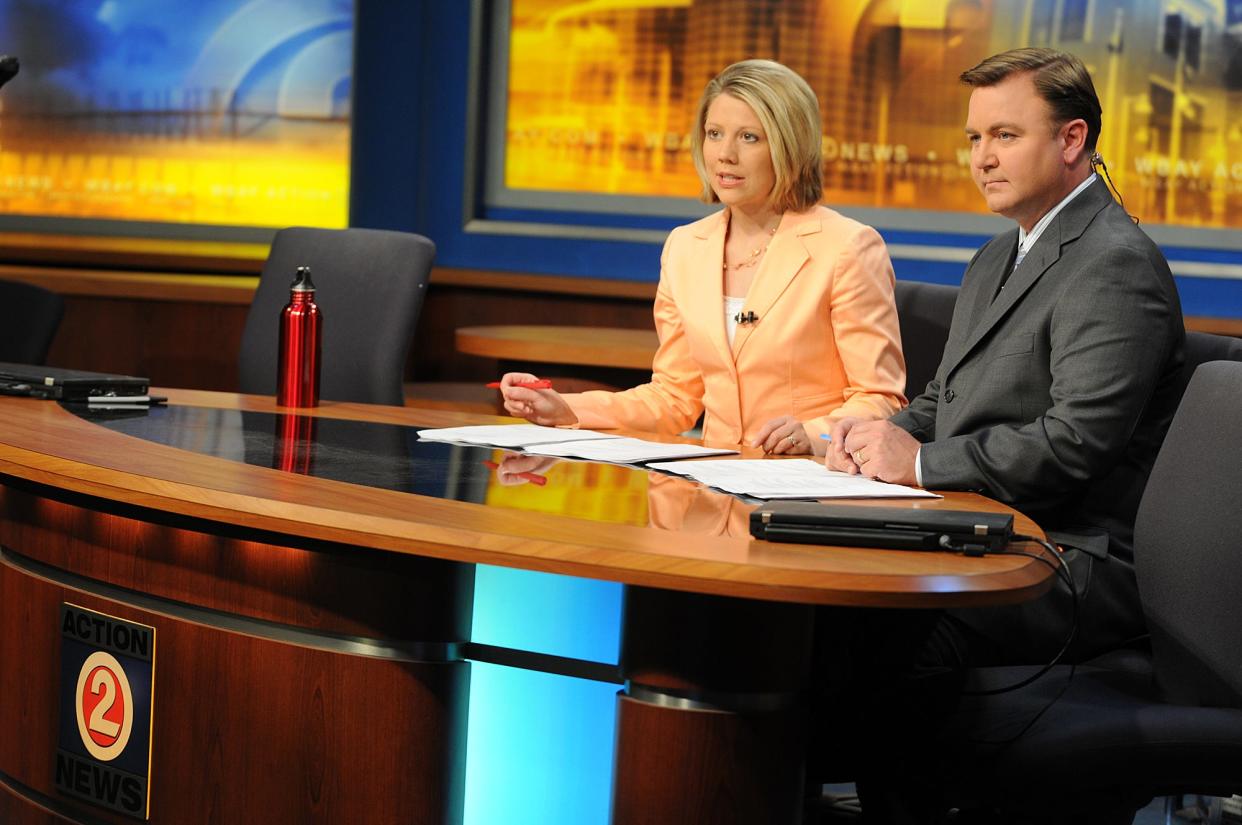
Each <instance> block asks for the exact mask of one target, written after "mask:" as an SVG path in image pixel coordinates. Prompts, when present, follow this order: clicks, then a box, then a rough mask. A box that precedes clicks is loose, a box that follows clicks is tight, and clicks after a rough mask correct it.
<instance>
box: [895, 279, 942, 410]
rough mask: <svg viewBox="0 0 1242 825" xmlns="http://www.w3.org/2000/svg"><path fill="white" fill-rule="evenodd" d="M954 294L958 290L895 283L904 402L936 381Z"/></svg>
mask: <svg viewBox="0 0 1242 825" xmlns="http://www.w3.org/2000/svg"><path fill="white" fill-rule="evenodd" d="M957 291H958V290H957V287H955V286H945V285H943V284H924V283H919V282H918V281H898V282H897V288H896V295H895V296H894V299H895V302H896V304H897V323H898V325H899V326H900V328H901V349H902V352H903V353H904V354H905V356H906V398H913V397H914V396H916V395H918V394H919V393H921V392H922V391H923V390H924V389H925V388H926V387H927V382H928V381H930V380H932V379H933V378H935V377H936V368H937V367H939V366H940V357H941V356H942V355H943V354H944V343H945V341H947V340H948V338H949V324H950V323H951V322H952V321H953V305H954V304H956V303H957Z"/></svg>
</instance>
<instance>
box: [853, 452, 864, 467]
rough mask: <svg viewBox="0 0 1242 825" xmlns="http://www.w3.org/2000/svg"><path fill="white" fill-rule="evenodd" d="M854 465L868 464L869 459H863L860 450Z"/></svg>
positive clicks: (855, 456)
mask: <svg viewBox="0 0 1242 825" xmlns="http://www.w3.org/2000/svg"><path fill="white" fill-rule="evenodd" d="M854 463H855V464H860V465H861V464H866V463H867V459H865V458H863V454H862V450H858V451H856V452H855V453H854Z"/></svg>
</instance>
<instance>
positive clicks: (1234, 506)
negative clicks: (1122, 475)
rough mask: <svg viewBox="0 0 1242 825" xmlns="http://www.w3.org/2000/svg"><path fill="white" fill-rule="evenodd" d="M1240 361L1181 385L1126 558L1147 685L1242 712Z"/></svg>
mask: <svg viewBox="0 0 1242 825" xmlns="http://www.w3.org/2000/svg"><path fill="white" fill-rule="evenodd" d="M1239 398H1242V363H1240V362H1236V361H1216V362H1212V363H1207V364H1204V365H1202V366H1200V367H1199V369H1198V370H1197V371H1196V372H1195V374H1194V377H1193V378H1192V379H1191V381H1190V386H1189V387H1188V388H1187V390H1186V393H1185V395H1184V396H1183V397H1182V402H1181V405H1180V406H1179V407H1178V409H1177V414H1176V415H1175V416H1174V417H1173V423H1172V424H1171V425H1170V427H1169V432H1168V435H1166V436H1165V439H1164V444H1163V446H1162V447H1161V448H1160V454H1159V455H1158V456H1157V458H1156V463H1155V466H1154V467H1153V468H1152V472H1151V476H1150V478H1149V479H1148V482H1147V489H1146V490H1145V491H1144V493H1143V500H1142V503H1141V504H1140V506H1139V512H1138V519H1137V522H1136V524H1135V529H1134V556H1135V567H1136V572H1137V576H1138V584H1139V593H1140V597H1141V599H1142V603H1143V613H1144V615H1145V616H1146V618H1147V624H1148V628H1149V630H1150V631H1151V640H1152V653H1153V659H1154V663H1155V676H1156V683H1157V685H1158V686H1159V688H1160V689H1161V691H1162V693H1163V694H1164V695H1165V697H1166V698H1167V699H1168V700H1169V701H1171V702H1175V703H1177V704H1190V705H1195V704H1201V705H1214V706H1229V707H1242V654H1240V653H1239V652H1240V651H1242V504H1240V503H1239V499H1238V494H1239V491H1240V490H1242V415H1239V414H1238V399H1239Z"/></svg>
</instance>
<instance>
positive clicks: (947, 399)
mask: <svg viewBox="0 0 1242 825" xmlns="http://www.w3.org/2000/svg"><path fill="white" fill-rule="evenodd" d="M954 398H957V393H955V392H953V390H952V389H951V388H950V389H946V390H945V391H944V403H946V404H952V403H953V399H954Z"/></svg>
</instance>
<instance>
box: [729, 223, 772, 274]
mask: <svg viewBox="0 0 1242 825" xmlns="http://www.w3.org/2000/svg"><path fill="white" fill-rule="evenodd" d="M775 234H776V227H775V226H774V227H772V228H771V229H769V230H768V240H767V241H766V242H765V243H764V244H763V246H757V247H755V248H754V249H752V250H751V251H750V254H749V255H747V256H746V257H745V258H743V259H742V260H740V261H738V262H737V263H735V264H734V265H733V266H729V262H728V261H725V262H723V264H722V266H723V268H724V269H725V270H726V271H727V270H730V269H732V270H733V271H734V272H736V271H737V270H739V269H746V268H747V267H751V266H754V265H755V264H757V263H759V259H760V258H761V257H763V253H764V252H767V251H768V247H769V246H771V245H772V237H773V236H774V235H775Z"/></svg>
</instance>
